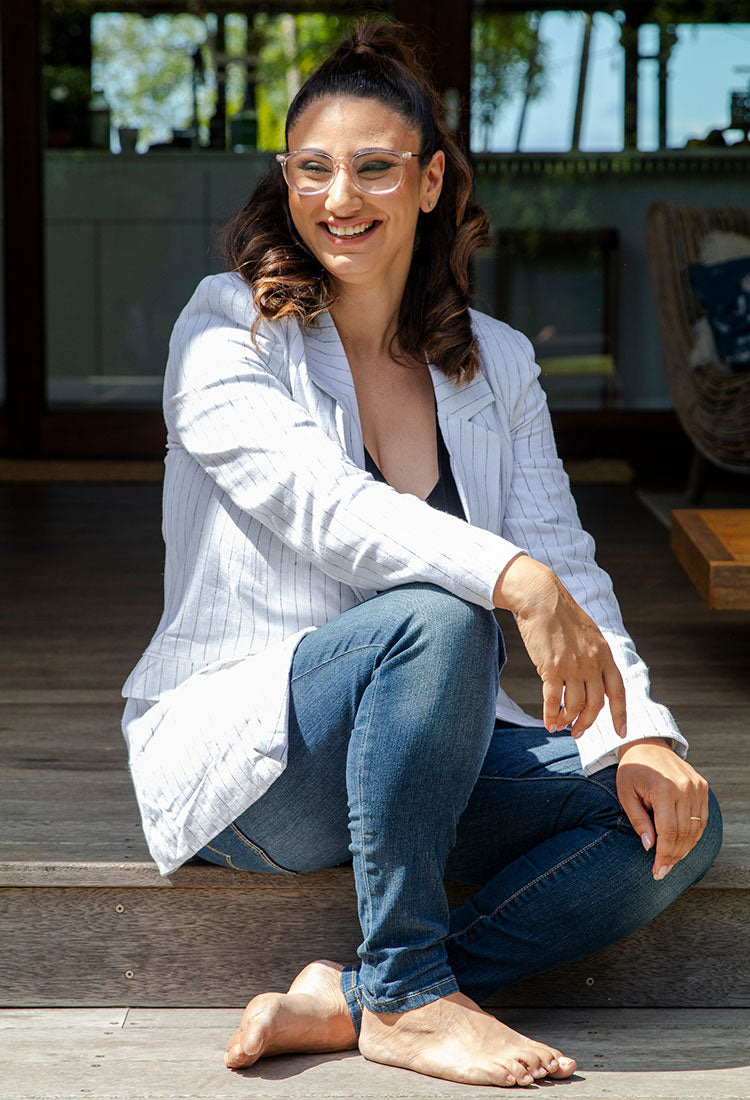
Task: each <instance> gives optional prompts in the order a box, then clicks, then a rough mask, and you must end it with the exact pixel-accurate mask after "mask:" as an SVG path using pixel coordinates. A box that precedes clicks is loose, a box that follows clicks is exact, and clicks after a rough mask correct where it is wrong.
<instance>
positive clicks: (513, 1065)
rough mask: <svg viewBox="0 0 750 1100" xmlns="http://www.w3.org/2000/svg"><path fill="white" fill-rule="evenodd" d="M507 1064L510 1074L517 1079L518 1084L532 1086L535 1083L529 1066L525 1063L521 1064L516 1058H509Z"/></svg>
mask: <svg viewBox="0 0 750 1100" xmlns="http://www.w3.org/2000/svg"><path fill="white" fill-rule="evenodd" d="M505 1064H506V1066H507V1067H508V1072H509V1073H512V1074H513V1076H514V1077H515V1079H516V1084H518V1085H531V1084H533V1083H534V1078H533V1076H532V1074H531V1073H530V1072H529V1068H528V1066H525V1065H524V1064H523V1062H519V1061H517V1060H516V1059H515V1058H509V1059H508V1061H507V1062H506V1063H505Z"/></svg>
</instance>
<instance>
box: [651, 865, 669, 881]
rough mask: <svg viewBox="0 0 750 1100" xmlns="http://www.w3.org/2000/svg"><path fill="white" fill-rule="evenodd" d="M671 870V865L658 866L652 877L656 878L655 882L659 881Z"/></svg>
mask: <svg viewBox="0 0 750 1100" xmlns="http://www.w3.org/2000/svg"><path fill="white" fill-rule="evenodd" d="M671 870H672V868H671V867H660V868H659V870H658V871H657V872H656V874H655V875H654V878H655V879H656V881H657V882H660V881H661V880H662V879H663V878H666V877H667V875H668V874H669V872H670V871H671Z"/></svg>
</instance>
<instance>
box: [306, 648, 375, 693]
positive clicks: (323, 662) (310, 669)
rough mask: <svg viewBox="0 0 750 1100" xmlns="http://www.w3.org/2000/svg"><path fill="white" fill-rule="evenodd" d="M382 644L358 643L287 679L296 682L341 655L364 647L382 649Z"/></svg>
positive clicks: (337, 659) (359, 651)
mask: <svg viewBox="0 0 750 1100" xmlns="http://www.w3.org/2000/svg"><path fill="white" fill-rule="evenodd" d="M382 648H383V645H382V644H380V645H378V644H377V643H376V642H372V643H371V644H369V645H358V646H354V647H353V648H352V649H347V651H346V652H345V653H337V654H336V656H335V657H329V658H328V660H327V661H321V662H320V664H319V665H315V666H314V668H308V669H305V671H304V672H300V673H299V674H298V675H297V676H292V677H290V679H289V683H290V684H296V683H297V681H298V680H303V679H304V678H305V676H309V675H310V673H311V672H318V671H319V670H320V669H321V668H325V667H326V665H332V664H333V663H334V662H335V661H339V660H341V658H342V657H350V656H351V654H352V653H361V652H362V650H364V649H382Z"/></svg>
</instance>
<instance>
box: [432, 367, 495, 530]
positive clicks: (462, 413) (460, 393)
mask: <svg viewBox="0 0 750 1100" xmlns="http://www.w3.org/2000/svg"><path fill="white" fill-rule="evenodd" d="M430 373H431V375H432V382H433V385H434V387H435V398H436V400H437V409H438V420H439V423H440V430H441V431H442V433H443V438H444V439H445V445H446V447H447V448H448V453H449V454H450V456H451V469H452V470H453V476H454V478H455V479H456V486H457V488H458V495H459V497H460V498H461V503H462V504H463V507H464V511H465V513H466V518H467V519H468V521H469V523H471V524H474V526H476V527H483V528H484V529H485V530H487V531H494V532H496V533H499V528H500V525H501V522H502V517H501V486H500V476H499V458H500V442H499V438H498V436H497V433H496V432H493V431H491V430H490V429H489V428H488V427H486V425H485V424H483V423H482V422H481V421H482V419H484V418H487V419H488V420H489V421H490V422H491V421H492V419H493V417H492V412H493V410H492V409H488V406H491V405H494V402H495V395H494V394H493V392H492V388H491V387H490V385H489V383H488V381H487V379H486V378H485V376H484V374H483V373H479V374H477V375H475V376H474V378H473V379H472V381H471V382H469V383H468V385H465V386H461V387H460V388H459V389H456V387H455V385H454V383H453V382H452V381H451V380H450V379H449V378H446V377H445V375H444V374H443V373H442V371H440V370H439V369H438V368H437V367H435V366H433V365H432V363H431V364H430ZM483 410H487V411H486V412H485V413H484V416H483V417H482V418H480V419H477V416H478V414H480V413H482V411H483ZM488 413H489V416H488Z"/></svg>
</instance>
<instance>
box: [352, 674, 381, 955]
mask: <svg viewBox="0 0 750 1100" xmlns="http://www.w3.org/2000/svg"><path fill="white" fill-rule="evenodd" d="M379 683H380V668H377V669H376V670H375V675H374V676H373V677H372V679H371V681H370V684H371V685H372V699H371V700H370V707H369V710H368V712H367V721H366V722H365V728H364V733H363V735H362V747H361V748H360V752H359V774H358V776H357V790H358V793H359V846H360V853H359V854H360V859H361V860H362V864H363V867H362V877H363V879H364V886H365V894H366V896H367V922H368V923H367V932H365V930H364V928H363V929H362V933H363V935H364V937H365V940H366V939H367V937H368V935H369V934H370V933H371V932H372V894H371V892H370V879H369V877H368V875H367V869H366V866H365V865H366V863H367V860H366V859H365V855H364V851H365V832H364V830H365V824H364V805H365V799H364V792H363V790H362V781H363V776H364V758H365V748H366V747H367V738H368V735H369V733H370V722H371V719H372V712H373V708H374V706H375V696H376V695H377V693H378V684H379Z"/></svg>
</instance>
